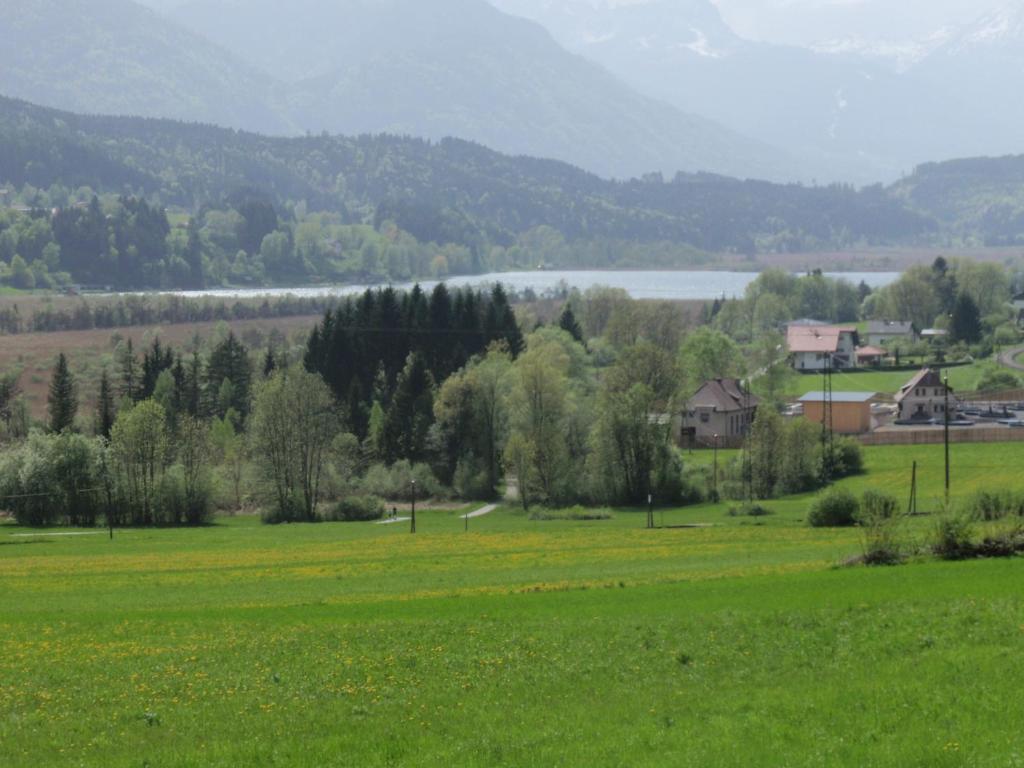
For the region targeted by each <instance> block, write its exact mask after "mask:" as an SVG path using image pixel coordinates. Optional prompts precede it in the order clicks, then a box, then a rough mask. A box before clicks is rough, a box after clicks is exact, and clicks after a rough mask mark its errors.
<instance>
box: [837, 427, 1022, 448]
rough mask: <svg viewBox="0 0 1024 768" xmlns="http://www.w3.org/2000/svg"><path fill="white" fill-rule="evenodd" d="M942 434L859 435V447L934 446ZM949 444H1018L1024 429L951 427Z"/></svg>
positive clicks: (937, 431) (923, 431) (912, 431)
mask: <svg viewBox="0 0 1024 768" xmlns="http://www.w3.org/2000/svg"><path fill="white" fill-rule="evenodd" d="M943 432H944V430H943V429H941V428H937V429H908V430H900V431H899V432H896V431H893V432H872V433H871V434H869V435H860V436H858V437H857V439H858V440H859V441H860V443H861V445H936V444H941V443H942V442H943ZM949 442H951V443H1018V442H1024V429H1015V428H1012V427H1011V428H1003V429H1000V428H998V427H975V428H966V429H965V428H962V427H951V428H950V430H949Z"/></svg>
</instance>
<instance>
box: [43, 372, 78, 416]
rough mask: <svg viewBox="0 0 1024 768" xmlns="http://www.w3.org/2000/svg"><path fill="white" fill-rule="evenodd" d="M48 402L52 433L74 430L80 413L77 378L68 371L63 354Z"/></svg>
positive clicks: (55, 373)
mask: <svg viewBox="0 0 1024 768" xmlns="http://www.w3.org/2000/svg"><path fill="white" fill-rule="evenodd" d="M46 402H47V404H48V406H49V412H50V431H51V432H54V433H60V432H63V431H64V430H67V429H74V426H75V414H76V413H78V391H77V388H76V387H75V377H74V376H73V375H72V374H71V371H70V370H69V369H68V359H67V357H66V356H65V355H64V353H63V352H61V353H60V355H58V356H57V366H56V367H55V368H54V370H53V378H52V379H51V380H50V394H49V397H47V399H46Z"/></svg>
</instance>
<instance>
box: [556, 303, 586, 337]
mask: <svg viewBox="0 0 1024 768" xmlns="http://www.w3.org/2000/svg"><path fill="white" fill-rule="evenodd" d="M558 327H559V328H561V329H562V330H563V331H565V332H566V333H568V334H569V335H570V336H572V337H573V339H575V340H576V341H578V342H579V343H580V344H582V343H583V329H582V328H580V324H579V323H578V322H577V321H576V315H575V313H573V311H572V307H570V306H569V305H568V304H566V305H565V307H564V308H563V309H562V315H561V317H559V318H558Z"/></svg>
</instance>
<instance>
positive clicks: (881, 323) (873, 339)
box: [865, 320, 920, 347]
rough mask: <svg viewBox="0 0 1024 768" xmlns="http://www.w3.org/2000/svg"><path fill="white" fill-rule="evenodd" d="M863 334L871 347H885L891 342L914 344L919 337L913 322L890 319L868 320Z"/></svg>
mask: <svg viewBox="0 0 1024 768" xmlns="http://www.w3.org/2000/svg"><path fill="white" fill-rule="evenodd" d="M865 335H866V336H867V342H868V345H869V346H872V347H887V346H889V345H890V344H892V343H893V342H896V343H900V344H916V343H917V341H918V339H919V338H920V337H919V336H918V333H917V329H916V328H915V327H914V324H913V323H910V322H903V321H898V322H893V321H891V320H871V321H869V322H868V327H867V333H866V334H865Z"/></svg>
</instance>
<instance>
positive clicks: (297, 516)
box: [260, 496, 308, 525]
mask: <svg viewBox="0 0 1024 768" xmlns="http://www.w3.org/2000/svg"><path fill="white" fill-rule="evenodd" d="M260 520H262V521H263V523H265V524H267V525H280V524H281V523H296V522H299V521H306V511H305V505H304V504H303V503H302V500H301V499H299V498H296V497H295V496H286V497H285V499H284V503H283V504H280V503H278V504H273V505H272V506H270V507H267V508H266V509H264V510H263V512H262V513H260ZM306 522H308V521H306Z"/></svg>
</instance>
